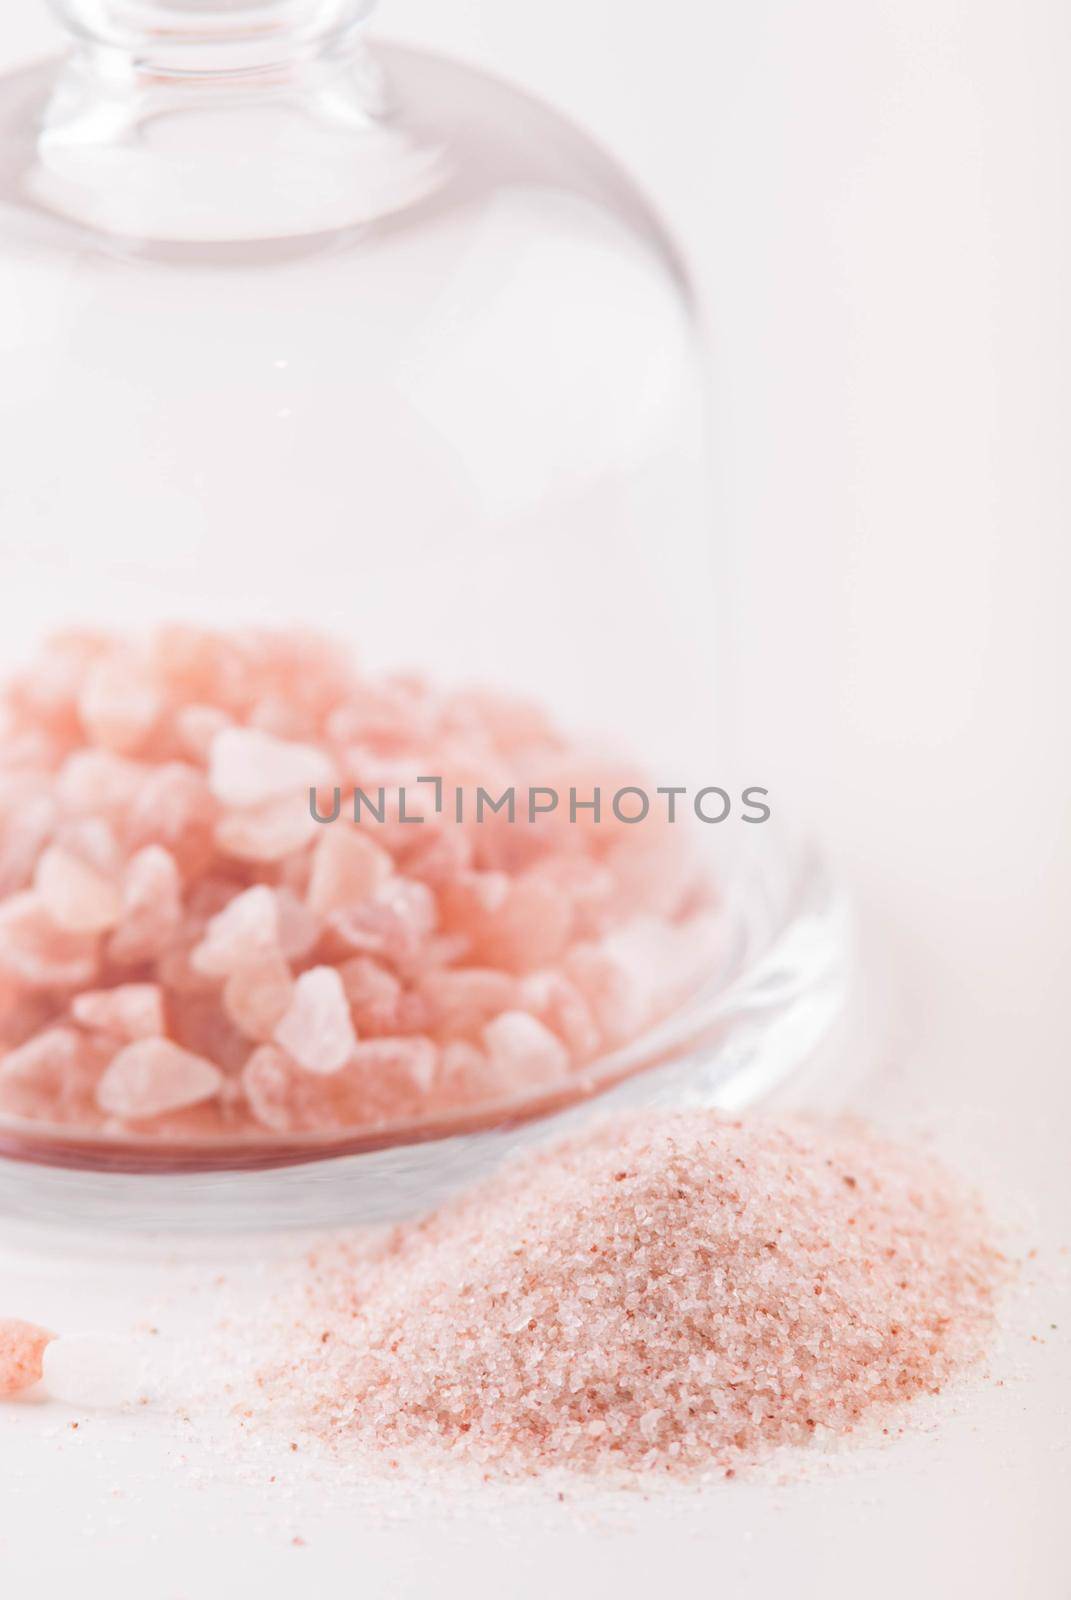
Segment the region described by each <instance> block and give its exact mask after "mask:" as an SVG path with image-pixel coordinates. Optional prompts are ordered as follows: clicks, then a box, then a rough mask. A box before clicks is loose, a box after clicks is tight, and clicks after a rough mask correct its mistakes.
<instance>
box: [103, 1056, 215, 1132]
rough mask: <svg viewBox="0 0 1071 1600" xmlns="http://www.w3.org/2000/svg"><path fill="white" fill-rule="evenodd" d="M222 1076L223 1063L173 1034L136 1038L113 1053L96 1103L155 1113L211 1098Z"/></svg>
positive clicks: (133, 1113)
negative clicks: (175, 1040) (184, 1045)
mask: <svg viewBox="0 0 1071 1600" xmlns="http://www.w3.org/2000/svg"><path fill="white" fill-rule="evenodd" d="M222 1082H223V1075H222V1073H221V1072H220V1070H219V1068H218V1067H215V1066H213V1064H212V1062H211V1061H206V1060H205V1058H204V1057H203V1056H198V1055H194V1054H192V1053H191V1052H190V1051H189V1050H182V1049H180V1048H179V1046H178V1045H177V1044H172V1043H171V1041H170V1040H169V1039H138V1040H135V1041H134V1042H133V1043H132V1044H128V1045H125V1046H124V1047H123V1049H122V1050H120V1051H119V1052H118V1053H117V1054H116V1055H115V1056H114V1057H113V1058H112V1060H111V1062H110V1063H109V1065H108V1067H107V1069H106V1071H105V1073H104V1076H103V1077H102V1078H101V1080H100V1082H99V1084H98V1085H97V1103H98V1104H99V1106H100V1107H101V1109H102V1110H103V1111H107V1112H109V1113H110V1114H111V1115H112V1116H115V1117H123V1118H126V1119H129V1120H136V1119H137V1118H139V1117H156V1116H159V1115H160V1114H161V1113H162V1112H165V1111H177V1110H179V1109H181V1108H182V1107H183V1106H195V1105H197V1104H198V1103H199V1102H200V1101H201V1100H209V1099H211V1097H212V1096H213V1095H215V1094H218V1093H219V1090H220V1086H221V1084H222Z"/></svg>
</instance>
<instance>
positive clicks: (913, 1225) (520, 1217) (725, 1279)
mask: <svg viewBox="0 0 1071 1600" xmlns="http://www.w3.org/2000/svg"><path fill="white" fill-rule="evenodd" d="M313 1268H314V1270H313V1276H312V1282H311V1287H310V1304H309V1307H307V1308H306V1309H305V1310H304V1311H303V1312H302V1315H301V1321H300V1323H299V1326H298V1328H297V1331H296V1333H295V1335H294V1337H295V1340H296V1351H297V1353H296V1355H295V1357H294V1359H293V1361H292V1362H290V1363H289V1364H287V1365H284V1366H283V1367H282V1369H281V1370H279V1371H277V1372H276V1371H273V1373H272V1374H271V1375H269V1376H267V1377H266V1378H265V1380H264V1381H265V1384H266V1388H267V1391H268V1395H269V1398H272V1399H274V1398H276V1397H278V1398H280V1399H282V1398H284V1397H285V1396H293V1395H295V1394H296V1395H298V1396H299V1398H300V1403H301V1405H302V1407H303V1409H304V1411H305V1413H306V1418H307V1420H308V1422H309V1423H310V1425H311V1427H312V1428H313V1429H314V1430H316V1431H319V1432H320V1433H322V1434H323V1435H324V1436H326V1437H327V1438H329V1439H331V1440H334V1441H337V1442H339V1443H342V1444H345V1445H347V1446H349V1447H353V1446H356V1447H358V1448H366V1449H369V1450H372V1451H378V1450H382V1451H385V1452H387V1454H388V1456H389V1457H390V1458H392V1460H394V1461H397V1459H398V1458H399V1456H401V1455H402V1454H403V1453H404V1454H406V1455H410V1456H412V1457H414V1458H416V1459H420V1458H427V1457H428V1456H433V1457H434V1456H440V1457H441V1456H446V1457H449V1458H453V1459H460V1460H463V1461H466V1462H468V1463H470V1464H474V1465H476V1466H478V1467H482V1468H484V1469H492V1468H493V1469H495V1470H498V1471H500V1472H504V1473H510V1474H512V1473H522V1474H527V1473H534V1472H537V1471H540V1470H544V1469H558V1468H567V1469H572V1470H575V1471H578V1472H584V1473H589V1472H596V1471H600V1470H603V1469H614V1468H622V1469H625V1470H626V1471H634V1472H641V1473H644V1472H656V1473H657V1472H697V1471H702V1470H704V1469H708V1468H719V1469H721V1470H727V1471H732V1470H734V1469H736V1468H738V1467H741V1466H746V1465H748V1464H750V1463H754V1462H756V1461H757V1460H759V1459H760V1458H761V1457H762V1456H763V1455H765V1454H766V1453H767V1452H769V1451H770V1450H772V1449H773V1448H774V1447H776V1446H779V1445H793V1444H795V1445H798V1444H804V1443H806V1442H807V1441H808V1440H809V1439H811V1438H812V1437H813V1436H815V1435H816V1434H819V1433H824V1434H825V1436H827V1437H828V1436H829V1435H830V1434H832V1435H839V1434H844V1433H847V1432H849V1431H851V1430H852V1429H854V1428H855V1427H856V1426H857V1425H858V1424H860V1423H862V1422H863V1421H864V1420H867V1419H870V1420H873V1419H875V1418H878V1417H887V1415H888V1408H889V1407H890V1406H892V1405H895V1404H898V1403H900V1402H904V1401H908V1400H911V1399H912V1398H914V1397H915V1396H918V1395H920V1394H924V1393H931V1392H937V1391H938V1390H939V1389H941V1387H942V1386H943V1385H944V1384H945V1383H946V1381H947V1380H948V1379H949V1378H950V1377H951V1376H952V1375H953V1374H954V1373H955V1372H956V1371H957V1370H958V1369H959V1368H961V1367H962V1366H964V1365H965V1364H967V1363H969V1362H970V1361H971V1360H973V1359H974V1358H975V1357H977V1356H978V1355H979V1354H980V1352H981V1351H982V1349H983V1347H984V1345H985V1341H986V1338H987V1336H988V1334H989V1332H990V1329H991V1326H992V1322H993V1314H994V1297H995V1293H996V1289H997V1286H998V1284H999V1282H1000V1280H1001V1277H1002V1273H1003V1264H1002V1258H1001V1256H1000V1255H999V1254H998V1252H997V1251H996V1250H995V1249H994V1248H993V1246H992V1244H991V1243H990V1242H989V1237H988V1228H987V1224H986V1221H985V1219H984V1217H983V1215H982V1214H981V1213H980V1211H979V1209H978V1207H977V1205H976V1203H975V1202H974V1201H973V1200H972V1199H971V1198H969V1197H968V1196H965V1195H964V1193H963V1192H962V1191H961V1190H960V1189H959V1188H958V1187H957V1185H956V1184H955V1183H954V1182H953V1181H952V1180H951V1179H950V1178H949V1177H948V1176H947V1175H946V1174H945V1173H944V1172H943V1171H942V1170H941V1169H940V1168H939V1167H937V1166H936V1165H934V1164H933V1163H932V1162H930V1161H928V1160H926V1159H924V1158H922V1157H920V1156H918V1155H915V1154H912V1153H910V1152H907V1151H904V1150H900V1149H896V1148H894V1147H891V1146H890V1145H888V1144H885V1143H883V1142H881V1141H880V1140H878V1139H877V1138H876V1137H874V1136H873V1135H872V1134H869V1133H867V1132H865V1131H862V1130H853V1129H849V1128H845V1127H842V1126H832V1127H823V1126H820V1125H819V1126H816V1125H812V1124H810V1123H804V1122H792V1123H777V1122H771V1121H766V1120H760V1119H755V1120H741V1119H738V1118H730V1117H726V1116H722V1115H719V1114H718V1113H715V1112H703V1111H700V1112H676V1113H674V1112H663V1113H660V1114H658V1113H646V1114H643V1115H636V1116H633V1117H630V1118H627V1119H619V1120H613V1121H610V1122H606V1123H604V1124H602V1125H601V1126H600V1127H598V1128H597V1129H596V1130H595V1131H593V1132H590V1133H588V1134H586V1135H583V1136H581V1137H578V1138H575V1139H572V1140H570V1141H568V1142H566V1143H564V1144H560V1145H558V1146H556V1147H555V1148H552V1149H547V1150H545V1151H543V1152H541V1153H538V1154H536V1155H534V1156H531V1157H529V1158H527V1159H525V1160H523V1161H522V1162H520V1163H518V1164H517V1165H515V1166H512V1167H509V1168H507V1169H506V1170H504V1171H503V1172H502V1173H501V1174H500V1175H498V1176H496V1177H494V1178H493V1179H491V1180H489V1181H488V1182H486V1183H484V1184H483V1185H482V1186H481V1187H479V1188H477V1189H475V1190H474V1191H472V1192H471V1193H470V1194H468V1195H467V1196H465V1197H464V1198H462V1199H460V1200H459V1201H456V1202H454V1203H451V1204H449V1205H447V1206H446V1207H444V1208H443V1209H442V1210H441V1211H439V1212H437V1213H436V1214H435V1215H433V1216H431V1217H429V1218H427V1219H426V1220H425V1221H423V1222H420V1223H417V1224H412V1225H407V1226H403V1227H400V1228H398V1229H397V1230H395V1231H394V1232H393V1233H392V1234H391V1235H390V1236H389V1237H388V1238H387V1239H386V1241H385V1242H381V1243H380V1244H379V1245H378V1246H376V1247H372V1246H368V1245H364V1246H359V1247H358V1246H354V1247H352V1248H349V1249H348V1250H344V1251H343V1252H342V1254H341V1255H340V1254H339V1253H337V1252H329V1253H328V1254H327V1255H326V1256H321V1257H320V1258H319V1259H317V1260H316V1261H314V1264H313Z"/></svg>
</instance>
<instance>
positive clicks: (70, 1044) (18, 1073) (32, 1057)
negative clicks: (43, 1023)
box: [0, 1027, 110, 1123]
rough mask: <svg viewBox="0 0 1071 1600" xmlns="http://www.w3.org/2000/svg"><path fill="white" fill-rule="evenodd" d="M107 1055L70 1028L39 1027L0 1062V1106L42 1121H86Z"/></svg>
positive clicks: (104, 1049)
mask: <svg viewBox="0 0 1071 1600" xmlns="http://www.w3.org/2000/svg"><path fill="white" fill-rule="evenodd" d="M109 1054H110V1051H109V1050H108V1048H107V1046H105V1045H104V1044H103V1042H102V1041H101V1040H99V1039H94V1038H88V1037H87V1036H86V1035H85V1034H83V1033H80V1032H79V1031H78V1030H77V1029H75V1028H68V1027H55V1028H44V1029H43V1030H42V1031H41V1032H39V1033H37V1034H35V1035H34V1036H33V1037H32V1038H30V1039H27V1040H26V1041H25V1043H23V1044H21V1045H19V1046H18V1048H17V1049H15V1050H10V1051H8V1053H7V1054H6V1055H5V1056H3V1058H2V1059H0V1107H2V1108H3V1109H4V1111H6V1112H7V1113H9V1114H10V1115H11V1116H15V1117H30V1118H36V1119H38V1120H40V1121H44V1122H51V1121H55V1122H62V1123H84V1122H89V1121H92V1116H93V1106H94V1091H95V1089H96V1085H97V1081H98V1079H99V1077H100V1074H101V1072H102V1070H103V1068H104V1066H105V1064H106V1062H107V1059H108V1055H109Z"/></svg>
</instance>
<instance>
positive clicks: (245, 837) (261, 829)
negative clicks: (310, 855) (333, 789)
mask: <svg viewBox="0 0 1071 1600" xmlns="http://www.w3.org/2000/svg"><path fill="white" fill-rule="evenodd" d="M317 828H318V824H317V823H316V822H315V821H314V819H313V818H312V816H311V815H310V813H309V803H308V800H307V799H306V798H305V797H304V796H303V795H285V796H284V797H283V798H282V799H281V800H269V801H267V802H265V804H264V805H261V806H250V807H247V808H246V809H244V810H241V811H229V812H227V814H226V815H225V816H223V817H221V818H220V820H219V822H217V824H216V829H215V841H216V845H217V847H218V849H219V850H220V851H221V852H222V854H223V855H225V856H233V857H234V858H235V860H237V861H253V862H258V861H264V862H269V861H285V859H286V857H287V856H291V855H293V854H294V853H295V852H296V851H298V850H301V849H303V848H304V846H305V845H307V844H308V843H309V842H310V841H311V839H312V838H313V835H314V834H315V833H316V832H317Z"/></svg>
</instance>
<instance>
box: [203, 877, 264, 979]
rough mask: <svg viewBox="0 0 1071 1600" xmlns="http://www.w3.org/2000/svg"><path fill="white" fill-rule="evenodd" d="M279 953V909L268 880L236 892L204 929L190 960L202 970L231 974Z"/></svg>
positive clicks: (213, 973)
mask: <svg viewBox="0 0 1071 1600" xmlns="http://www.w3.org/2000/svg"><path fill="white" fill-rule="evenodd" d="M278 953H279V910H278V906H277V905H276V901H275V895H274V893H273V892H272V890H271V889H269V888H268V887H267V885H266V884H257V885H256V886H255V887H254V888H252V889H246V890H245V891H244V892H243V893H242V894H238V895H235V897H234V899H233V900H231V901H230V902H229V903H228V904H227V905H225V906H224V908H223V910H222V911H220V912H219V913H218V915H217V916H214V917H213V918H212V920H211V921H210V922H209V924H208V927H207V928H206V929H205V935H204V938H203V939H202V941H201V943H200V944H199V945H198V946H197V948H196V949H195V950H194V951H193V953H192V955H191V958H190V959H191V961H192V963H193V965H194V967H195V968H196V969H197V970H198V971H199V972H204V973H208V974H210V975H212V976H214V977H221V978H222V977H228V976H229V975H230V974H231V973H232V972H238V971H239V970H240V969H241V968H242V967H252V966H257V965H259V964H260V963H262V962H264V961H266V960H270V959H271V958H272V957H273V956H276V955H278Z"/></svg>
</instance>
